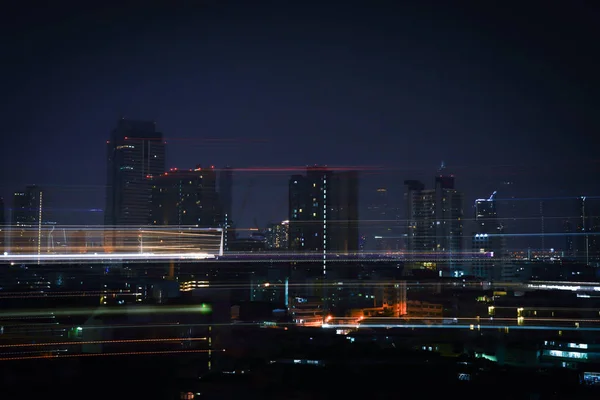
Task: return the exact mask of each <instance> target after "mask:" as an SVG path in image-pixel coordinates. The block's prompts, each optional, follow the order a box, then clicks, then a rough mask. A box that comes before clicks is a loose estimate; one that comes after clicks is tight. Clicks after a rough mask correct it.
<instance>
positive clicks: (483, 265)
mask: <svg viewBox="0 0 600 400" xmlns="http://www.w3.org/2000/svg"><path fill="white" fill-rule="evenodd" d="M474 209H475V231H474V232H473V238H472V239H473V240H472V250H473V252H475V253H488V254H489V258H487V257H486V258H479V257H477V258H475V259H474V261H473V262H474V264H473V275H475V276H478V277H480V278H484V279H488V280H498V279H503V278H507V277H506V276H504V275H505V272H506V271H504V269H505V265H504V256H505V247H506V244H505V237H504V226H503V225H502V222H500V221H499V220H498V212H497V207H496V192H494V193H492V195H491V196H490V197H489V198H488V199H477V200H475V204H474Z"/></svg>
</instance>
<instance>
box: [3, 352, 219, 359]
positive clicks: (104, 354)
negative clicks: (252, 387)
mask: <svg viewBox="0 0 600 400" xmlns="http://www.w3.org/2000/svg"><path fill="white" fill-rule="evenodd" d="M217 351H225V350H224V349H223V350H171V351H169V350H165V351H129V352H123V353H84V354H56V355H41V356H28V357H2V358H0V361H16V360H36V359H37V360H39V359H54V358H74V357H111V356H144V355H165V354H185V353H209V352H217Z"/></svg>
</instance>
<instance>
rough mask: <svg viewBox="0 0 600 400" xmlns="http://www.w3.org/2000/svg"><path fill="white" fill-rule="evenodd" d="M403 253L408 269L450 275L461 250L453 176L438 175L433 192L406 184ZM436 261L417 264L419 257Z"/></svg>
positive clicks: (460, 197)
mask: <svg viewBox="0 0 600 400" xmlns="http://www.w3.org/2000/svg"><path fill="white" fill-rule="evenodd" d="M404 184H405V185H406V207H407V211H406V215H407V232H406V235H407V250H408V253H409V258H410V259H412V260H413V261H412V262H411V263H409V268H408V269H409V270H410V268H421V269H422V268H425V269H431V270H436V271H437V272H438V273H439V274H443V273H444V272H446V273H448V274H453V272H454V270H455V269H456V268H457V267H458V266H457V263H456V262H455V259H457V258H459V257H460V253H461V252H462V249H463V243H462V240H463V221H462V217H463V194H462V193H461V192H459V191H458V190H456V189H455V187H454V176H451V175H442V174H440V175H439V176H437V177H436V178H435V188H434V189H425V185H424V184H423V183H421V182H419V181H415V180H407V181H405V182H404ZM423 256H425V257H429V256H431V257H433V258H435V259H437V261H435V262H433V261H429V260H427V261H424V262H420V261H418V259H419V257H423Z"/></svg>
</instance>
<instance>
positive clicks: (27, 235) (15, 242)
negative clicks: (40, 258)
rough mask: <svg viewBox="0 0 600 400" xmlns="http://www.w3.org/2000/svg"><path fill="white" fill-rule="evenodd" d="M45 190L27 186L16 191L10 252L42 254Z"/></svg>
mask: <svg viewBox="0 0 600 400" xmlns="http://www.w3.org/2000/svg"><path fill="white" fill-rule="evenodd" d="M43 218H44V192H43V191H42V189H40V188H39V187H37V186H35V185H33V186H27V187H26V188H25V190H24V191H22V192H15V194H14V196H13V207H12V215H11V231H10V244H9V245H10V252H11V253H12V254H38V255H39V254H41V253H42V245H43Z"/></svg>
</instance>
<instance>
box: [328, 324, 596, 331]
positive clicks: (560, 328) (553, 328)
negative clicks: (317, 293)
mask: <svg viewBox="0 0 600 400" xmlns="http://www.w3.org/2000/svg"><path fill="white" fill-rule="evenodd" d="M322 328H325V329H360V328H390V329H391V328H404V329H423V328H426V329H469V330H471V329H506V328H509V329H520V330H532V331H535V330H541V331H590V332H600V327H585V326H583V327H574V326H544V325H478V324H470V325H460V324H448V325H441V324H440V325H434V324H431V325H428V324H362V323H360V324H323V325H322Z"/></svg>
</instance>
